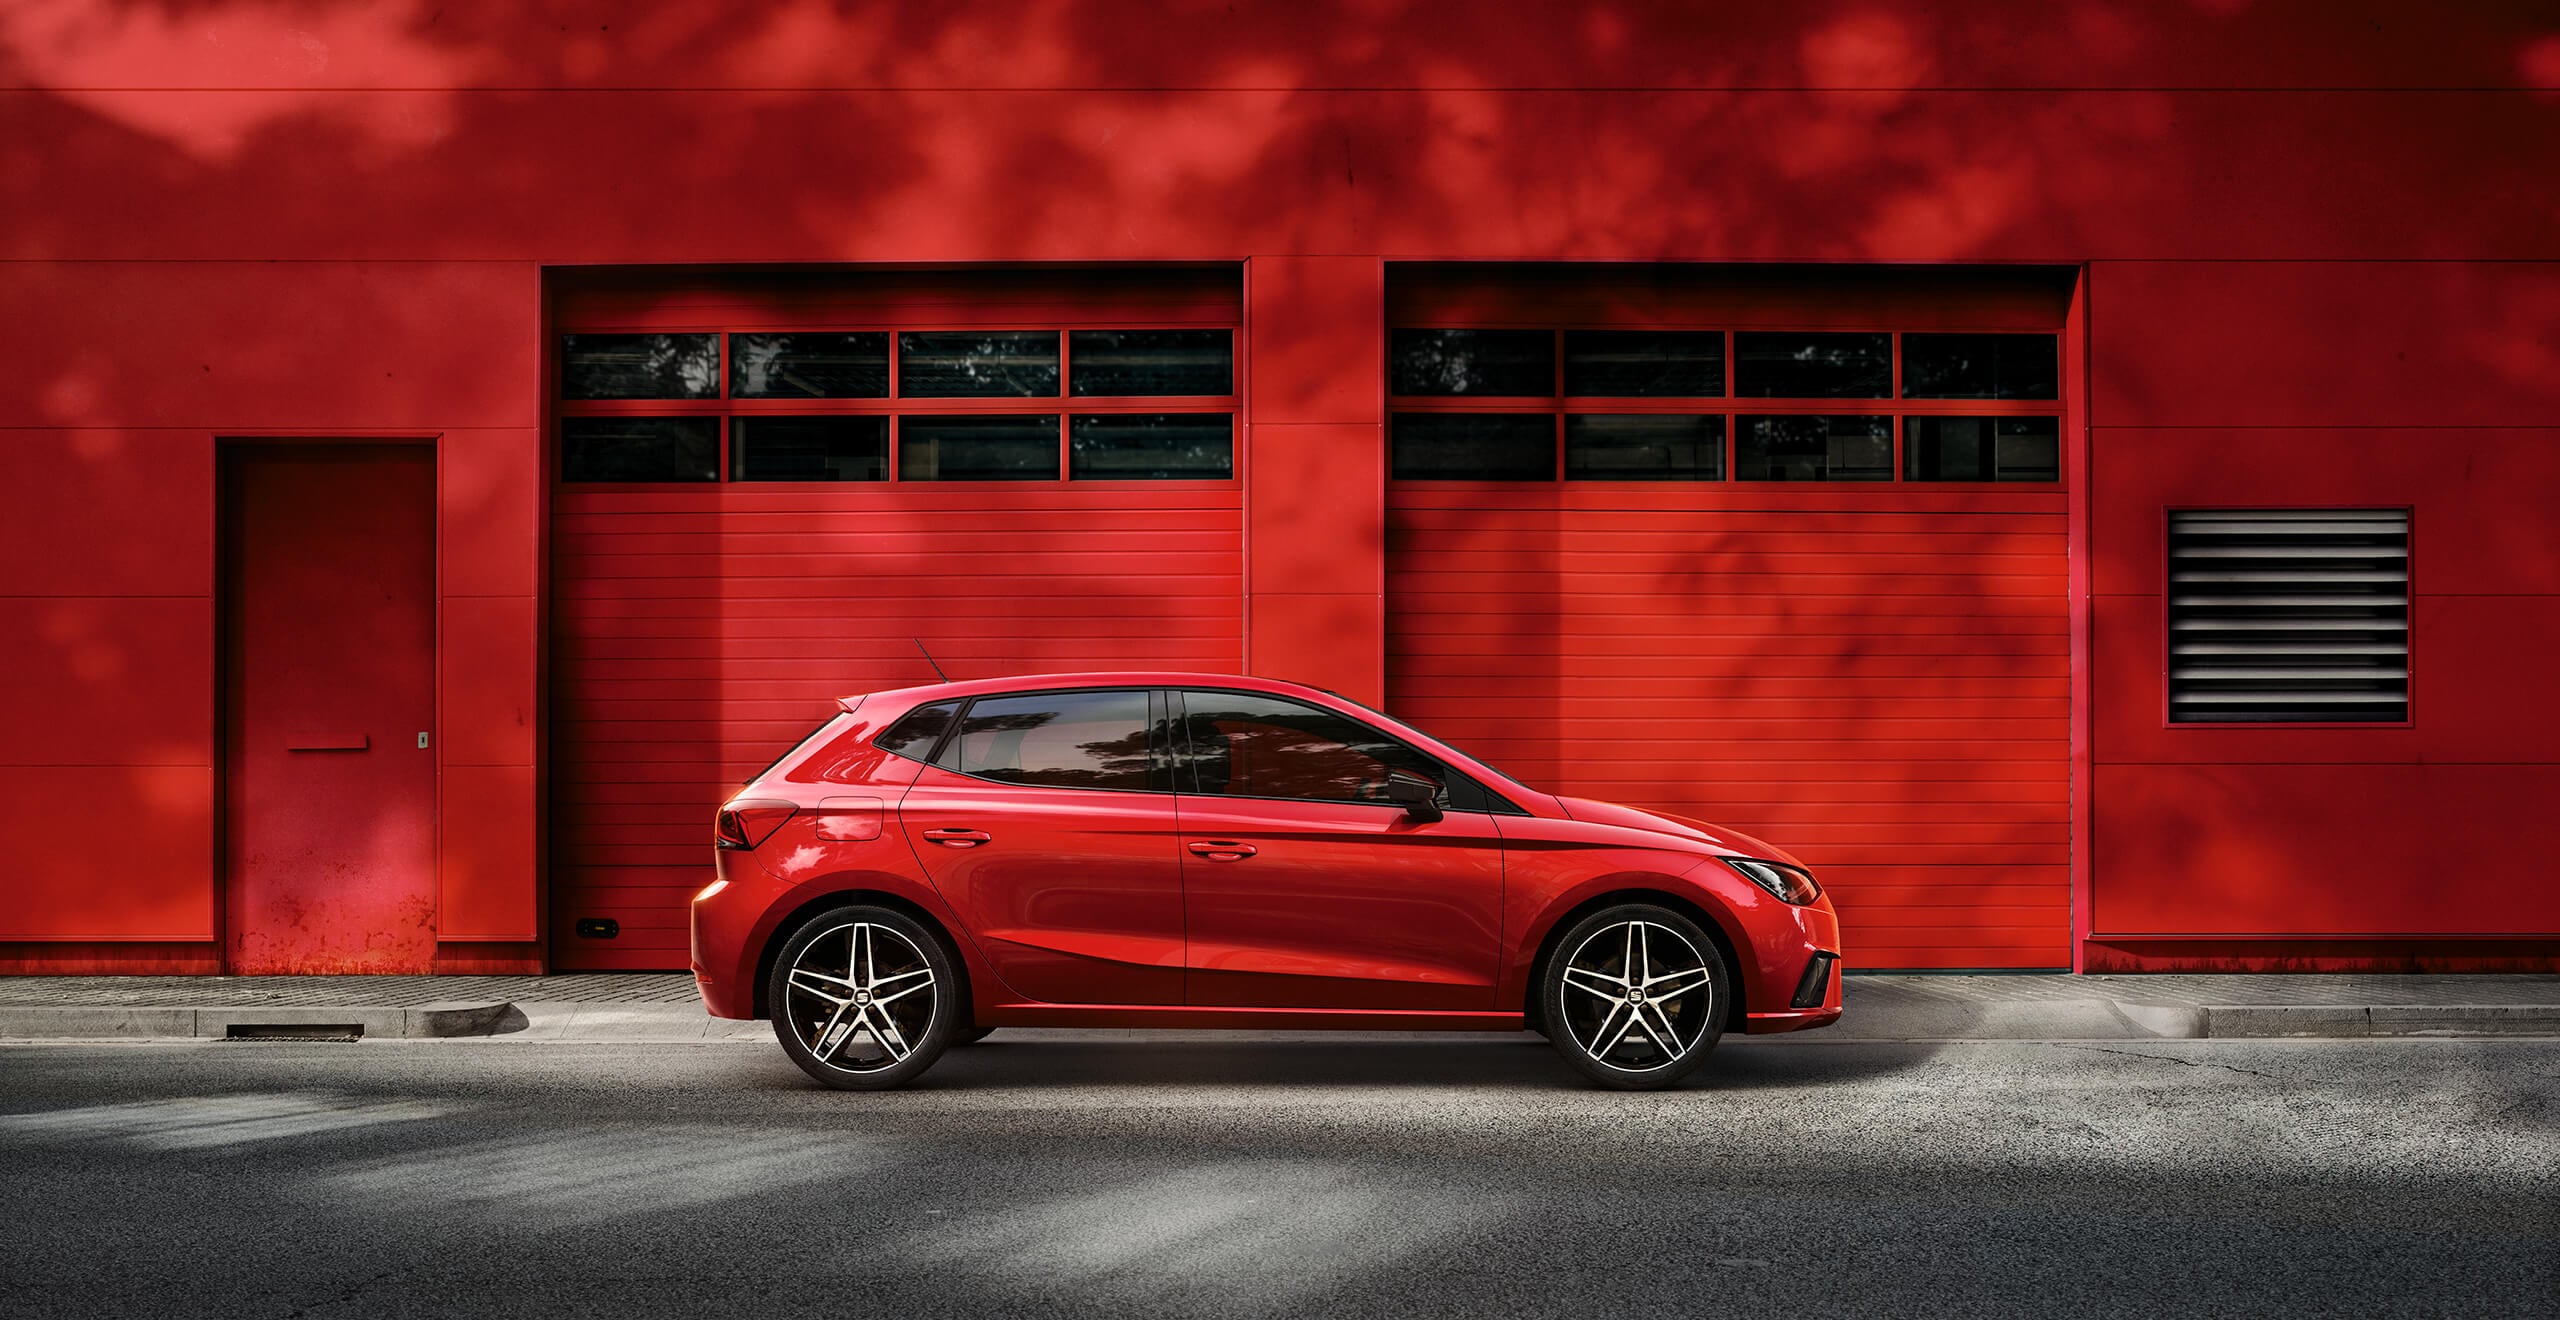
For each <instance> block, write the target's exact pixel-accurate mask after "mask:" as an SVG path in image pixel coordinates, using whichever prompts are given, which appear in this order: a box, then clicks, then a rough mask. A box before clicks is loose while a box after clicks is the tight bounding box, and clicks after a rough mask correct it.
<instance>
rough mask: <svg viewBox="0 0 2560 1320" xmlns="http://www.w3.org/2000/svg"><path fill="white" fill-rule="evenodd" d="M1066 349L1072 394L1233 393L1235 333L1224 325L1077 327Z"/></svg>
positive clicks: (1068, 338) (1068, 339)
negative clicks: (1217, 327) (1199, 327)
mask: <svg viewBox="0 0 2560 1320" xmlns="http://www.w3.org/2000/svg"><path fill="white" fill-rule="evenodd" d="M1067 348H1068V351H1069V353H1070V355H1071V358H1072V361H1073V362H1074V364H1075V370H1074V372H1073V373H1072V374H1073V379H1074V383H1073V384H1072V385H1070V386H1069V388H1068V392H1069V393H1072V394H1078V395H1129V394H1177V395H1179V394H1232V393H1234V392H1235V345H1234V336H1233V335H1231V334H1229V333H1228V332H1227V331H1224V330H1078V331H1076V332H1074V333H1073V334H1071V335H1069V336H1068V337H1067Z"/></svg>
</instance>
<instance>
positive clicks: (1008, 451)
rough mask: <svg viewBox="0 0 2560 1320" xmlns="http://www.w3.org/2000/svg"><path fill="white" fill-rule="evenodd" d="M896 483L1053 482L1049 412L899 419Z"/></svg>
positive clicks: (1054, 441)
mask: <svg viewBox="0 0 2560 1320" xmlns="http://www.w3.org/2000/svg"><path fill="white" fill-rule="evenodd" d="M898 479H899V480H901V481H1055V480H1057V479H1058V419H1057V417H1056V415H1054V414H1047V413H1039V414H1031V413H1024V414H999V415H996V416H992V417H950V416H942V415H934V416H918V417H901V418H899V419H898Z"/></svg>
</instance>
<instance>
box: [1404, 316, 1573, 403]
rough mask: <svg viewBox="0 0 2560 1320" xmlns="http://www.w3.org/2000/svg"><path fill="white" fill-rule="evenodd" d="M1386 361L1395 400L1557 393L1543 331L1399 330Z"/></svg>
mask: <svg viewBox="0 0 2560 1320" xmlns="http://www.w3.org/2000/svg"><path fill="white" fill-rule="evenodd" d="M1387 357H1388V369H1389V373H1390V375H1391V376H1392V378H1393V382H1394V383H1393V385H1392V386H1391V387H1390V388H1391V391H1392V392H1393V393H1396V394H1494V395H1515V396H1516V395H1530V396H1534V397H1538V398H1546V397H1548V396H1551V395H1553V394H1554V393H1555V392H1556V343H1555V336H1554V335H1552V334H1550V333H1548V332H1547V331H1544V330H1398V331H1396V332H1395V334H1394V336H1393V338H1392V340H1391V342H1390V344H1389V346H1388V350H1387Z"/></svg>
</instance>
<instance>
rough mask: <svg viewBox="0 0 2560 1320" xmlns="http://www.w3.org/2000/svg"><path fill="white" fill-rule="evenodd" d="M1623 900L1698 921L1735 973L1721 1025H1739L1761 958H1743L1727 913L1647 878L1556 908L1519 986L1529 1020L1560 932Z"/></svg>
mask: <svg viewBox="0 0 2560 1320" xmlns="http://www.w3.org/2000/svg"><path fill="white" fill-rule="evenodd" d="M1621 903H1653V904H1657V905H1659V906H1662V907H1667V908H1670V909H1671V910H1672V911H1674V912H1678V913H1680V914H1681V915H1682V916H1685V917H1687V918H1689V919H1690V920H1691V921H1694V922H1697V923H1698V928H1699V929H1701V930H1703V931H1705V932H1706V933H1707V938H1708V939H1710V940H1712V941H1714V942H1715V946H1716V952H1717V953H1718V954H1721V955H1723V957H1724V963H1725V966H1726V967H1727V968H1730V969H1731V970H1732V973H1733V975H1732V981H1733V985H1732V989H1733V995H1732V1002H1731V1003H1729V1004H1727V1005H1726V1006H1725V1030H1727V1031H1737V1032H1738V1031H1741V1030H1743V1029H1744V1027H1745V1024H1746V1023H1747V1022H1748V1021H1749V1013H1750V994H1751V991H1750V985H1751V982H1752V981H1753V980H1755V979H1756V978H1757V977H1758V975H1759V964H1758V963H1756V962H1753V961H1749V960H1746V959H1745V958H1743V956H1742V951H1741V947H1740V946H1739V945H1738V944H1736V943H1735V941H1734V938H1733V932H1732V931H1730V930H1728V929H1726V922H1727V921H1729V920H1730V919H1731V918H1730V917H1729V916H1727V915H1721V914H1719V913H1717V912H1715V911H1714V910H1713V909H1712V908H1711V907H1710V906H1709V905H1708V904H1706V903H1702V902H1699V901H1698V900H1697V898H1695V897H1694V896H1691V895H1687V894H1681V893H1677V892H1675V891H1673V890H1670V889H1667V888H1662V887H1659V886H1654V885H1646V884H1631V885H1627V886H1624V887H1620V888H1614V889H1610V890H1607V891H1605V892H1602V893H1598V894H1594V895H1592V896H1591V897H1589V898H1586V899H1583V900H1582V901H1580V902H1578V903H1575V904H1574V905H1573V906H1572V907H1570V908H1567V909H1565V910H1564V911H1563V912H1561V913H1558V914H1557V915H1556V918H1555V920H1553V921H1550V922H1548V923H1547V931H1546V934H1545V935H1543V936H1541V937H1540V938H1539V941H1538V956H1537V957H1536V958H1535V959H1533V960H1531V962H1530V964H1529V977H1528V982H1527V984H1525V985H1524V986H1522V987H1521V1001H1520V1008H1521V1012H1522V1013H1523V1014H1525V1015H1526V1017H1527V1019H1528V1020H1529V1021H1531V1022H1535V1021H1537V1020H1538V987H1539V986H1540V985H1541V984H1543V983H1544V982H1545V981H1546V978H1547V963H1548V962H1549V961H1550V960H1552V959H1553V958H1554V957H1555V956H1556V948H1557V946H1558V945H1561V944H1562V943H1564V933H1565V932H1566V931H1568V930H1571V929H1573V925H1574V923H1575V922H1578V921H1580V920H1582V919H1583V918H1584V917H1586V916H1589V915H1590V914H1592V913H1594V912H1597V911H1599V910H1601V909H1602V908H1607V907H1615V906H1617V905H1618V904H1621Z"/></svg>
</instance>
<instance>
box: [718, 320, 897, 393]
mask: <svg viewBox="0 0 2560 1320" xmlns="http://www.w3.org/2000/svg"><path fill="white" fill-rule="evenodd" d="M729 394H730V397H732V398H739V399H880V398H886V397H888V394H889V332H888V331H886V330H869V331H863V332H860V333H855V334H826V335H731V336H729Z"/></svg>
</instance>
